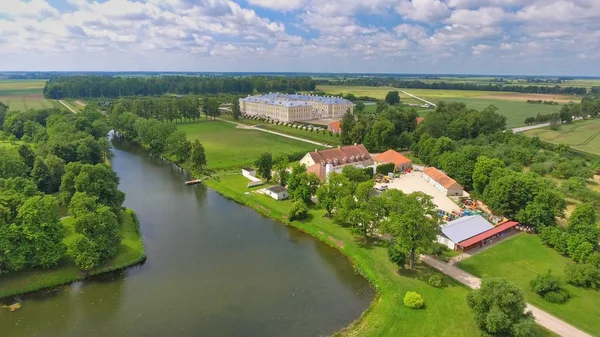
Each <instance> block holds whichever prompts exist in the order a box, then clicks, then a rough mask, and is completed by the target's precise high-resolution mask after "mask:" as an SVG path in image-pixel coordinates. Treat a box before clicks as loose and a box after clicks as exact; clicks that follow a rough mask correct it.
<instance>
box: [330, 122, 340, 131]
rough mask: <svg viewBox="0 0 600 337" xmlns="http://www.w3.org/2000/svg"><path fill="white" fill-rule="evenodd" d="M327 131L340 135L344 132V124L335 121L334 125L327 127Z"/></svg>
mask: <svg viewBox="0 0 600 337" xmlns="http://www.w3.org/2000/svg"><path fill="white" fill-rule="evenodd" d="M327 130H329V131H331V132H333V133H340V132H342V123H341V122H340V121H335V122H333V123H330V124H329V125H328V126H327Z"/></svg>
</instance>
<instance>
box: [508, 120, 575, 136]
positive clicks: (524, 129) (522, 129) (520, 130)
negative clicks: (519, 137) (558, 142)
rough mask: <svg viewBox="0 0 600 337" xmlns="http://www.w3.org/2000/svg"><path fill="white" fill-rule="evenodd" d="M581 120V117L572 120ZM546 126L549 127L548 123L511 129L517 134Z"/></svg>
mask: <svg viewBox="0 0 600 337" xmlns="http://www.w3.org/2000/svg"><path fill="white" fill-rule="evenodd" d="M582 119H583V117H575V118H573V120H574V121H578V120H582ZM546 126H550V123H540V124H535V125H528V126H521V127H518V128H513V129H512V132H513V133H518V132H523V131H527V130H533V129H539V128H543V127H546Z"/></svg>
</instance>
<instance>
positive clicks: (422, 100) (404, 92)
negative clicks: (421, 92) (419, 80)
mask: <svg viewBox="0 0 600 337" xmlns="http://www.w3.org/2000/svg"><path fill="white" fill-rule="evenodd" d="M400 92H401V93H403V94H405V95H408V96H410V97H412V98H414V99H418V100H419V101H421V102H425V103H427V104H429V105H431V106H432V107H434V108H435V107H437V104H435V103H432V102H430V101H427V100H424V99H422V98H421V97H417V96H415V95H413V94H411V93H409V92H406V91H404V90H400Z"/></svg>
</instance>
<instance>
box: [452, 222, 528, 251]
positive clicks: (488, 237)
mask: <svg viewBox="0 0 600 337" xmlns="http://www.w3.org/2000/svg"><path fill="white" fill-rule="evenodd" d="M517 225H519V223H518V222H516V221H508V222H505V223H503V224H500V225H498V226H496V227H494V228H492V229H490V230H487V231H485V232H483V233H480V234H477V235H475V236H474V237H472V238H468V239H466V240H464V241H461V242H459V243H458V246H459V247H460V248H462V249H463V251H467V250H469V249H473V248H477V247H482V246H484V245H486V244H489V243H491V242H492V240H493V239H495V238H497V237H502V236H504V235H505V234H507V233H508V232H509V231H510V230H512V229H513V228H515V227H516V226H517Z"/></svg>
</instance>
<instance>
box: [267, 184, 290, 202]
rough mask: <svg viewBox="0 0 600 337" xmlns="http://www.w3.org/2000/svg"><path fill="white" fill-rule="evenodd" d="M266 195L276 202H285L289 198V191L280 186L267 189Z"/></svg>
mask: <svg viewBox="0 0 600 337" xmlns="http://www.w3.org/2000/svg"><path fill="white" fill-rule="evenodd" d="M265 193H266V194H267V195H269V196H270V197H271V198H273V199H275V200H284V199H287V198H288V197H289V194H288V191H287V189H286V188H285V187H283V186H280V185H275V186H271V187H269V188H266V189H265Z"/></svg>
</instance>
